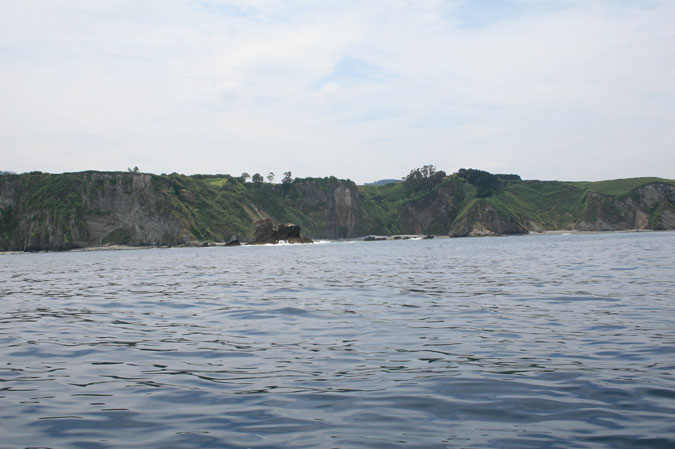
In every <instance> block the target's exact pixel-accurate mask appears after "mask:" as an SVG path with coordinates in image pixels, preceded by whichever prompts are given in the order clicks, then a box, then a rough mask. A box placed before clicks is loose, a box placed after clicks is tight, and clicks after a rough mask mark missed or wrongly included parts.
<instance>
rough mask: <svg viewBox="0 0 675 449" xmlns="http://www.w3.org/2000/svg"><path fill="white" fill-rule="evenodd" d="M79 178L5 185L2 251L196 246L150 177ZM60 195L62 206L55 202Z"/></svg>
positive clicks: (1, 189)
mask: <svg viewBox="0 0 675 449" xmlns="http://www.w3.org/2000/svg"><path fill="white" fill-rule="evenodd" d="M77 175H78V176H75V177H72V176H71V177H70V179H67V181H68V182H67V183H63V182H61V181H63V180H62V179H59V178H58V176H68V175H43V177H42V178H44V179H37V180H36V179H31V178H21V177H12V178H13V179H7V181H8V182H4V183H2V184H0V209H1V210H0V223H2V225H1V228H2V232H0V249H3V250H27V251H40V250H64V249H72V248H80V247H87V246H98V245H105V244H126V245H175V244H180V243H186V242H189V241H191V240H192V238H191V236H190V235H189V233H188V232H187V231H186V229H185V227H184V226H183V224H182V223H181V221H180V220H179V219H177V218H175V217H174V216H172V215H171V214H167V213H166V212H167V205H168V203H169V202H168V198H166V195H165V194H163V192H160V191H158V190H157V189H156V188H155V185H154V183H153V182H152V177H151V176H150V175H146V174H140V173H128V174H120V173H88V174H77ZM45 177H55V178H45ZM54 180H56V182H59V185H57V186H52V187H53V188H54V189H55V190H52V191H47V189H46V188H44V186H40V185H38V186H35V185H34V184H35V183H36V182H37V183H40V182H42V183H45V185H50V183H52V182H54ZM40 187H42V189H41V188H40ZM54 195H56V196H58V198H56V199H57V200H60V201H56V200H55V198H49V196H54Z"/></svg>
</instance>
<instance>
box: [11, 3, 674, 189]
mask: <svg viewBox="0 0 675 449" xmlns="http://www.w3.org/2000/svg"><path fill="white" fill-rule="evenodd" d="M503 4H504V5H506V6H505V7H502V8H500V9H499V10H489V11H488V10H484V9H483V10H481V9H477V8H476V7H475V5H476V3H475V2H466V1H455V2H440V1H439V2H403V1H401V2H384V3H379V2H378V3H374V2H373V3H369V2H350V1H341V2H332V3H331V2H322V3H319V4H317V3H314V2H306V3H303V2H281V1H263V0H260V1H249V2H237V3H236V4H228V3H226V2H218V1H201V2H197V1H195V2H189V1H171V2H165V1H147V2H119V1H114V2H113V1H109V2H108V1H97V2H89V1H81V2H76V1H62V2H48V3H45V2H34V1H31V0H22V1H6V2H4V4H3V15H2V17H1V18H0V105H1V106H0V155H1V156H2V161H3V167H1V169H10V170H15V171H27V170H34V169H39V170H44V171H72V170H82V169H100V170H118V169H125V168H126V167H128V166H130V165H132V166H133V165H139V166H140V167H141V169H143V170H147V171H154V172H172V171H179V172H186V173H194V172H221V173H222V172H230V173H233V174H238V173H241V172H243V171H247V172H250V173H251V172H256V171H259V172H261V173H262V172H265V173H266V172H267V171H270V170H272V171H275V172H282V171H286V170H293V172H294V174H295V175H300V176H324V175H331V174H333V175H336V176H340V177H351V178H353V179H355V180H357V181H369V180H372V179H376V178H389V177H396V176H402V175H404V174H405V173H407V171H408V170H409V169H410V168H413V167H416V166H421V165H423V164H426V163H435V164H436V165H437V166H439V168H442V169H445V170H447V171H454V170H456V169H457V168H459V167H460V166H464V167H469V166H471V167H476V168H483V169H488V170H491V171H497V172H518V173H520V174H521V175H523V176H524V177H528V178H542V179H551V178H559V179H602V178H614V177H626V176H642V175H656V176H664V177H671V178H675V172H673V170H674V169H673V167H675V155H674V154H675V152H674V151H672V149H673V146H674V145H673V144H674V143H675V126H674V125H675V123H674V122H675V106H674V105H675V35H674V34H675V32H673V30H672V23H675V5H673V4H672V3H670V2H665V1H664V2H656V1H649V2H644V3H642V2H630V3H617V2H610V1H609V0H607V1H602V0H595V1H591V2H580V1H562V0H561V1H549V2H532V1H530V0H512V1H510V2H504V3H503ZM542 5H543V6H542ZM636 5H637V6H636ZM638 6H639V7H638ZM476 18H480V20H477V19H476Z"/></svg>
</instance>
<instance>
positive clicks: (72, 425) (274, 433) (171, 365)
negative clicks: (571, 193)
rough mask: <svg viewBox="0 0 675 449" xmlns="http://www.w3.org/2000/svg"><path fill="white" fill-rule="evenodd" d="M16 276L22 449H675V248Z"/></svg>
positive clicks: (354, 253)
mask: <svg viewBox="0 0 675 449" xmlns="http://www.w3.org/2000/svg"><path fill="white" fill-rule="evenodd" d="M0 270H1V271H0V447H2V448H24V447H51V448H92V449H99V448H391V447H406V448H409V447H420V448H455V447H456V448H474V447H476V448H539V447H546V448H571V447H574V448H643V447H644V448H673V447H675V233H673V232H667V233H627V234H592V235H557V236H551V235H547V236H525V237H508V238H483V239H453V240H450V239H435V240H423V241H388V242H351V243H328V244H315V245H298V246H296V245H293V246H276V247H239V248H222V247H218V248H199V249H196V248H194V249H191V248H186V249H146V250H137V251H115V252H112V251H111V252H106V251H102V252H72V253H50V254H46V253H45V254H25V255H24V254H18V255H1V256H0Z"/></svg>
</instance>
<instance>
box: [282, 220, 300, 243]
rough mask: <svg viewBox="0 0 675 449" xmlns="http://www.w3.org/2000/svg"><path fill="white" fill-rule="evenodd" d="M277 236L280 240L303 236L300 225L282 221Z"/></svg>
mask: <svg viewBox="0 0 675 449" xmlns="http://www.w3.org/2000/svg"><path fill="white" fill-rule="evenodd" d="M276 237H277V239H278V240H291V239H299V238H301V237H300V226H298V225H294V224H292V223H282V224H280V225H279V228H278V229H277V233H276Z"/></svg>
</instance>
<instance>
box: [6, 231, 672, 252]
mask: <svg viewBox="0 0 675 449" xmlns="http://www.w3.org/2000/svg"><path fill="white" fill-rule="evenodd" d="M638 232H639V233H654V232H675V230H673V229H664V230H654V229H620V230H616V231H579V230H576V229H570V230H551V231H530V232H528V233H523V234H502V235H485V236H470V237H468V236H467V237H450V236H447V235H434V239H438V240H445V239H466V238H469V239H472V238H485V237H524V236H528V235H532V236H546V235H582V234H625V233H638ZM424 236H425V235H424V234H400V235H398V234H397V235H392V236H384V235H382V236H379V235H378V236H376V237H382V239H380V240H378V241H418V240H424ZM367 237H369V236H368V235H366V236H361V237H356V238H350V239H321V240H317V241H315V242H313V243H287V242H284V243H281V242H280V243H277V244H265V245H248V244H242V245H241V246H261V247H267V246H289V245H317V244H326V243H335V242H337V243H340V242H367V240H365V239H366V238H367ZM394 237H402V238H394ZM403 237H406V238H403ZM226 246H227V245H226V244H225V243H222V242H216V243H208V244H204V243H201V244H195V245H181V246H130V245H106V246H87V247H82V248H73V249H69V250H63V251H49V250H48V251H0V256H5V255H14V254H31V253H68V252H90V251H136V250H144V249H175V248H213V247H226Z"/></svg>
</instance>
